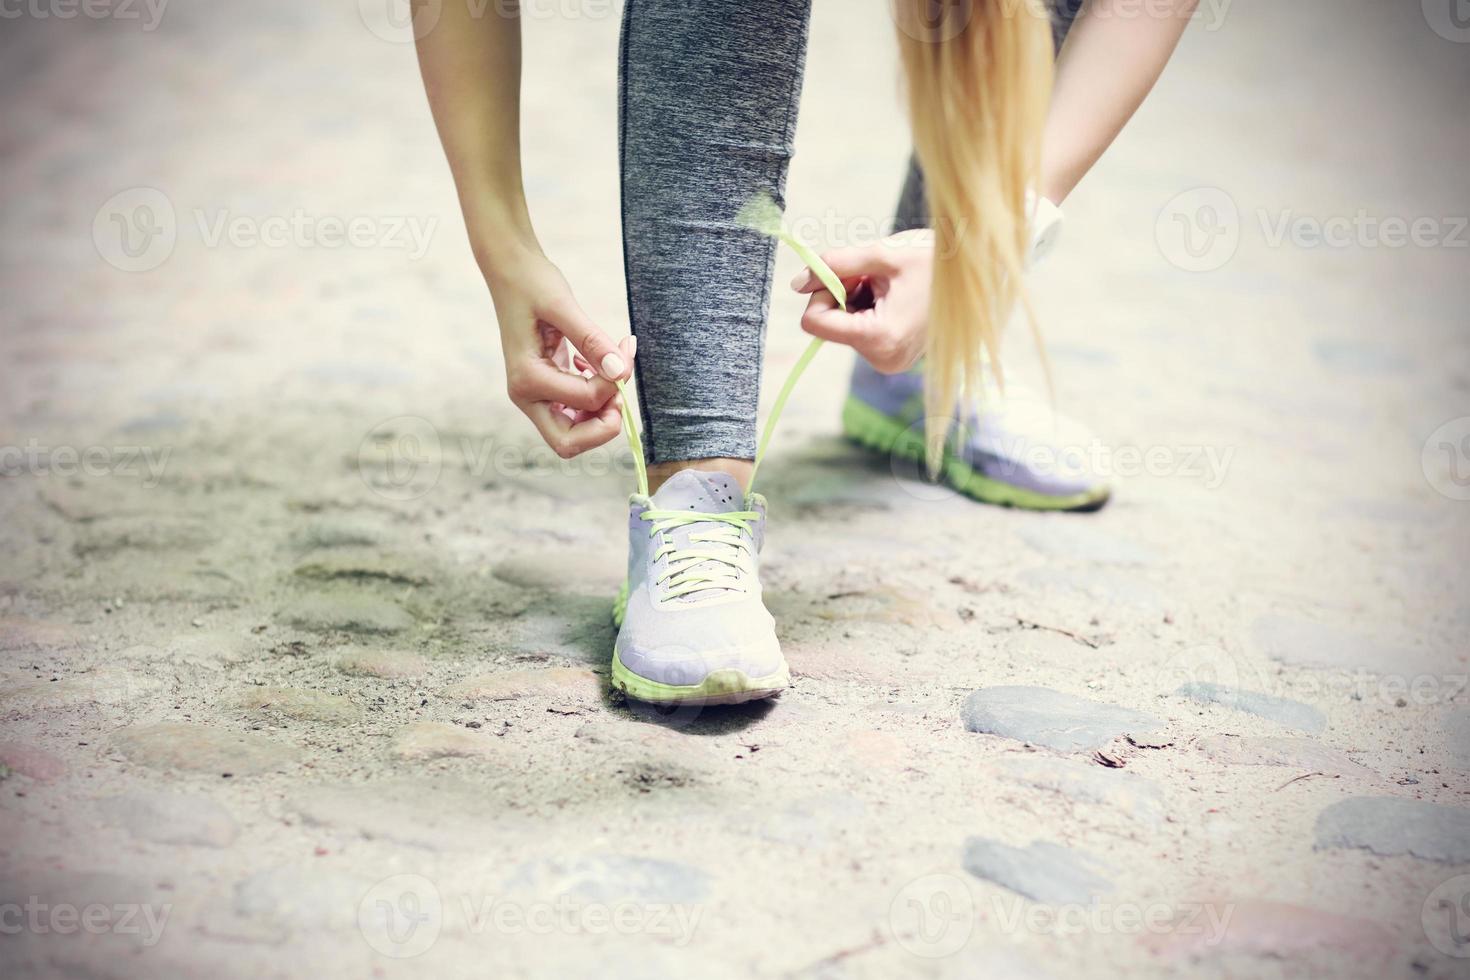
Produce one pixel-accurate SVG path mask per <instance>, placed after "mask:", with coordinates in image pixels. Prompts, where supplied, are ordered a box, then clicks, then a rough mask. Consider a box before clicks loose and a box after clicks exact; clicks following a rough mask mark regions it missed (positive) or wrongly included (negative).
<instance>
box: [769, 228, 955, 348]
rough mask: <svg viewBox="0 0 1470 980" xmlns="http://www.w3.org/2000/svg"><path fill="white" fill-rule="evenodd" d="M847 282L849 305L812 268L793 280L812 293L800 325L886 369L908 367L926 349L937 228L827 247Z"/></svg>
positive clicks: (794, 286) (834, 266)
mask: <svg viewBox="0 0 1470 980" xmlns="http://www.w3.org/2000/svg"><path fill="white" fill-rule="evenodd" d="M822 260H823V261H824V262H826V263H827V264H828V265H830V266H831V267H832V271H833V272H835V273H836V274H837V278H839V279H841V280H842V284H843V285H844V286H846V287H847V295H848V300H847V309H845V310H844V309H842V308H841V307H839V306H838V305H837V300H836V298H835V297H834V296H833V295H832V294H831V293H830V292H828V291H827V290H826V288H825V287H823V286H822V284H821V282H820V281H819V280H818V279H817V277H816V276H815V275H813V274H812V273H811V272H810V271H804V272H802V273H801V274H800V275H798V276H797V277H796V278H795V279H794V280H792V282H791V288H792V289H795V290H796V291H797V292H798V293H810V294H811V296H812V298H811V301H810V302H809V303H807V307H806V312H805V313H804V314H802V317H801V328H802V329H803V330H805V331H806V332H807V333H809V334H811V335H812V336H814V337H821V338H822V339H823V340H830V341H833V342H835V343H839V344H846V345H847V346H848V347H851V348H852V349H853V350H855V351H857V352H858V353H859V354H860V355H862V357H863V358H864V359H865V360H866V361H867V362H868V363H869V364H871V365H873V367H874V368H876V369H878V370H879V371H882V372H883V373H884V374H897V373H899V372H900V371H906V370H908V369H909V368H911V367H913V366H914V364H915V363H917V362H918V360H919V358H920V357H922V356H923V355H924V340H925V335H926V333H927V331H928V328H929V285H930V282H931V280H932V279H933V276H934V233H933V232H931V231H928V230H925V229H918V230H915V231H906V232H901V233H899V234H897V235H890V236H889V237H887V238H885V239H883V241H881V242H879V243H878V244H877V245H870V246H867V247H864V248H844V249H837V250H834V251H831V252H824V253H823V254H822Z"/></svg>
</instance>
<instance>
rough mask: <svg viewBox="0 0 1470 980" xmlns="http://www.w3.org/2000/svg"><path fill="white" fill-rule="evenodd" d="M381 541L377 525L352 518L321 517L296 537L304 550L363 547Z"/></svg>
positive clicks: (381, 533)
mask: <svg viewBox="0 0 1470 980" xmlns="http://www.w3.org/2000/svg"><path fill="white" fill-rule="evenodd" d="M382 541H383V532H382V530H381V528H380V527H379V525H378V524H376V523H374V522H371V521H367V520H363V519H362V518H352V517H323V518H321V519H319V520H315V521H312V522H311V523H310V524H309V525H307V526H306V527H305V528H303V529H302V531H301V532H300V533H299V534H297V535H296V542H297V543H298V544H300V545H301V546H302V547H306V548H346V547H364V546H370V545H376V544H380V543H382Z"/></svg>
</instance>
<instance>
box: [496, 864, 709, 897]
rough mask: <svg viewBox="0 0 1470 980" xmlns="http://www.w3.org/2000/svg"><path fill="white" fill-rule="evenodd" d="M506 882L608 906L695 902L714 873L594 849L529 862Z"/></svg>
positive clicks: (530, 890) (523, 889)
mask: <svg viewBox="0 0 1470 980" xmlns="http://www.w3.org/2000/svg"><path fill="white" fill-rule="evenodd" d="M506 887H507V888H508V889H511V890H512V891H517V892H527V893H531V894H534V895H538V896H542V897H545V898H548V899H549V898H553V897H557V896H561V895H568V896H571V897H573V898H578V899H581V900H583V901H586V902H597V903H601V904H605V905H615V904H617V903H620V902H637V903H640V904H645V905H655V904H657V905H693V904H697V903H699V902H702V901H704V899H705V898H706V897H707V896H708V895H709V891H710V876H709V874H708V872H705V871H702V870H700V869H699V868H694V867H690V866H689V865H687V864H679V863H678V862H675V861H663V860H658V859H655V858H644V857H634V856H630V855H625V854H591V855H587V856H584V857H578V858H546V859H544V860H540V861H528V862H526V863H525V864H522V865H520V866H519V867H518V868H516V870H515V871H514V872H513V873H512V874H511V876H510V877H509V878H508V879H507V880H506Z"/></svg>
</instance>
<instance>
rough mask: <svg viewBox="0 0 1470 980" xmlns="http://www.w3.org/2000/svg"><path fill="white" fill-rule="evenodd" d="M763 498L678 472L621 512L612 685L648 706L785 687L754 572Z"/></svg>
mask: <svg viewBox="0 0 1470 980" xmlns="http://www.w3.org/2000/svg"><path fill="white" fill-rule="evenodd" d="M765 526H766V500H765V498H764V497H762V496H761V495H760V494H756V493H752V494H749V495H742V494H741V492H740V485H739V484H738V483H736V481H735V480H734V479H733V478H732V477H729V476H727V475H725V474H723V473H704V472H700V471H698V470H684V471H683V472H681V473H677V474H675V475H674V476H673V477H672V478H670V479H669V481H668V482H666V483H665V484H664V485H663V486H662V487H660V488H659V490H658V492H657V493H655V494H654V495H653V496H652V497H645V496H643V495H641V494H634V495H633V496H632V497H631V498H630V500H629V513H628V578H627V580H626V581H625V582H624V583H623V588H622V591H621V592H620V593H619V594H618V599H617V603H616V605H615V606H614V608H613V621H614V622H616V623H617V624H618V626H619V630H618V639H617V643H616V645H615V646H614V647H613V662H612V685H613V687H615V688H617V689H618V690H620V691H623V692H624V693H625V694H627V695H628V696H629V697H631V698H635V699H637V700H639V701H648V702H653V703H657V704H736V703H739V702H742V701H753V700H757V699H759V698H768V697H771V696H772V695H775V694H779V693H780V692H781V691H783V690H785V689H786V688H787V687H789V686H790V684H791V677H790V671H789V670H788V668H787V666H786V659H785V657H783V656H782V655H781V646H780V644H779V643H778V642H777V640H776V623H775V620H773V619H772V618H771V614H770V613H769V612H768V611H767V610H766V607H765V603H764V602H762V601H761V584H760V578H759V575H758V572H759V562H760V549H761V544H762V542H763V541H764V539H765Z"/></svg>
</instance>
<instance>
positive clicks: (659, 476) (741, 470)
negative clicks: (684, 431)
mask: <svg viewBox="0 0 1470 980" xmlns="http://www.w3.org/2000/svg"><path fill="white" fill-rule="evenodd" d="M754 465H755V464H754V463H753V462H751V461H750V460H748V459H684V460H680V461H678V462H676V463H651V464H649V467H648V492H649V493H657V492H658V488H659V487H661V486H663V485H664V483H665V482H666V481H667V480H668V479H669V478H670V477H672V476H673V475H674V474H675V473H679V472H682V471H683V470H701V471H703V472H705V473H724V474H727V475H729V476H732V477H734V478H735V481H736V482H737V483H739V484H740V489H741V491H742V492H748V491H749V490H750V473H751V469H752V468H753V467H754Z"/></svg>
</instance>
